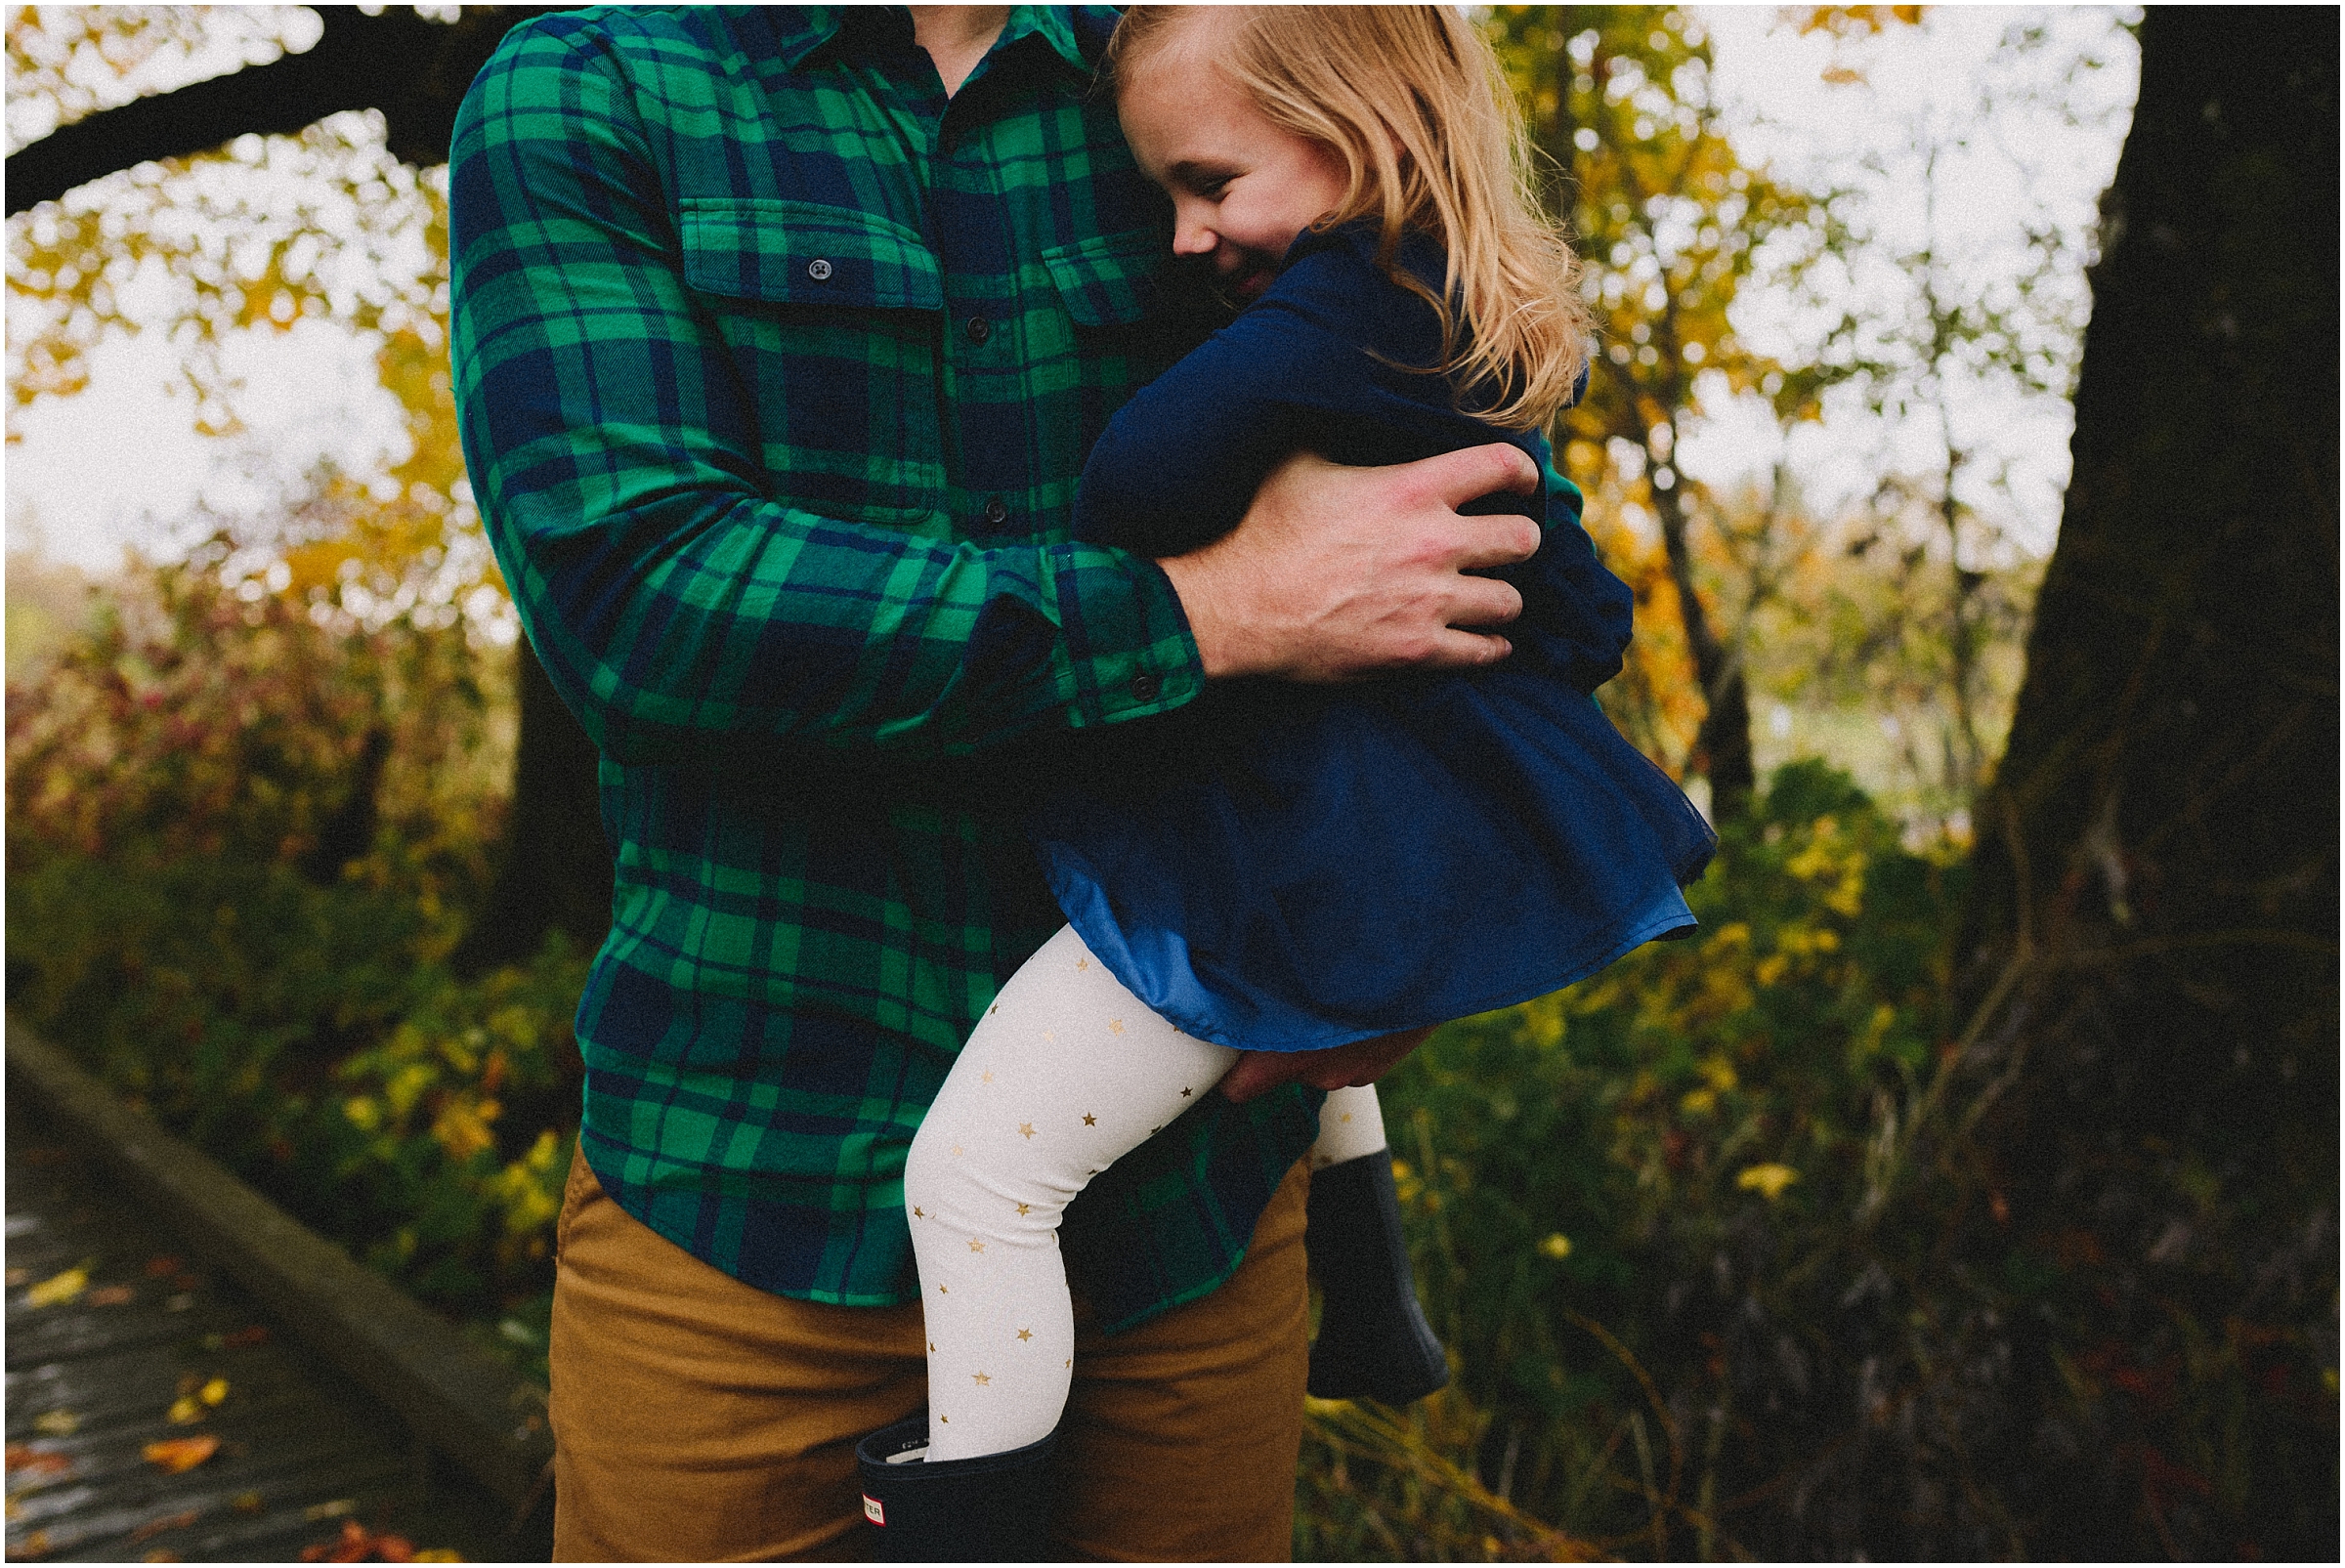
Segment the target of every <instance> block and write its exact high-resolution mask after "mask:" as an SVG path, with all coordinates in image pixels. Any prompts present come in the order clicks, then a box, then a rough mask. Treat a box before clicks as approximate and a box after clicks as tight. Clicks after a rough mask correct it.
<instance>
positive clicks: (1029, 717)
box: [449, 7, 1316, 1324]
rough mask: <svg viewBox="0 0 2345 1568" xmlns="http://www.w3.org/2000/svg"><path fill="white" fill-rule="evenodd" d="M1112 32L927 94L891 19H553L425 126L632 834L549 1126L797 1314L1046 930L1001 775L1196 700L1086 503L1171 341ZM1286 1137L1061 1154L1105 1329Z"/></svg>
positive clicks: (1171, 640) (1163, 225)
mask: <svg viewBox="0 0 2345 1568" xmlns="http://www.w3.org/2000/svg"><path fill="white" fill-rule="evenodd" d="M1113 21H1114V18H1113V15H1112V13H1106V12H1102V11H1089V12H1068V11H1063V10H1059V9H1055V8H1042V7H1020V8H1017V9H1016V10H1015V11H1013V13H1012V15H1011V18H1010V21H1009V22H1008V24H1007V25H1006V26H1005V28H1004V29H1003V31H1002V37H1001V39H1000V41H999V42H998V43H997V44H996V45H995V47H994V49H993V51H992V52H991V53H990V54H989V55H988V56H987V58H986V60H985V61H984V63H983V64H980V65H979V67H978V68H977V71H976V72H975V73H974V74H973V75H972V76H971V77H970V78H969V80H968V81H967V82H966V83H965V84H964V85H963V86H962V87H961V89H960V90H959V92H958V93H957V94H956V95H955V96H954V97H953V98H952V99H951V100H950V101H949V102H948V100H947V99H946V97H945V95H944V93H943V91H942V89H941V87H940V85H939V83H938V81H937V79H936V75H935V72H934V70H933V68H932V67H931V66H930V64H929V63H928V58H927V56H926V55H925V54H924V53H921V52H919V51H917V49H916V48H915V47H914V45H913V42H912V32H911V25H910V21H909V18H908V16H907V14H906V13H904V12H903V11H902V10H901V9H900V8H893V7H890V8H884V9H880V8H872V9H848V8H840V9H838V10H823V9H808V10H804V11H797V10H784V9H761V8H751V7H745V8H723V9H716V8H678V9H674V10H669V9H664V8H661V9H626V8H613V9H606V10H597V11H587V12H576V13H569V14H564V15H559V16H552V17H546V18H541V19H538V20H535V21H530V22H527V23H525V24H523V25H522V26H520V27H517V28H516V29H514V31H513V32H512V33H511V35H509V36H508V37H507V38H506V40H505V42H504V44H503V45H502V47H501V48H500V49H499V50H498V51H497V53H496V55H495V57H494V58H493V59H492V60H491V61H490V64H488V66H487V67H486V68H485V69H484V70H483V71H482V73H481V75H480V77H479V79H478V80H477V81H476V82H475V83H474V84H473V87H472V90H471V92H470V93H469V95H468V96H467V97H466V99H465V102H464V106H463V110H462V113H461V116H460V117H459V119H458V121H457V125H456V132H455V143H454V148H453V151H452V154H451V158H450V168H449V218H450V239H451V250H452V261H453V288H454V298H453V310H452V324H453V340H452V356H453V361H454V368H455V385H456V399H457V405H458V410H459V415H460V423H461V429H462V432H463V440H464V452H465V458H466V461H467V464H468V465H469V467H470V470H471V475H472V482H473V485H474V487H475V490H476V493H477V495H478V497H479V501H480V504H481V508H482V512H483V514H484V516H485V517H486V519H487V521H488V526H489V532H490V539H491V541H492V543H493V544H494V547H495V550H496V555H497V560H498V562H499V564H500V565H501V566H502V568H503V571H504V573H505V578H506V581H507V582H508V583H509V584H510V585H511V588H512V591H513V596H514V601H515V604H516V605H517V607H518V608H519V610H520V613H521V617H522V622H523V624H524V626H525V627H526V628H527V630H528V633H529V636H530V640H531V642H532V644H533V647H534V648H535V649H536V651H537V653H538V656H539V657H540V658H541V659H542V661H543V663H544V665H545V668H546V672H547V674H548V675H549V676H550V677H551V678H552V680H553V682H554V684H555V686H556V688H557V689H558V690H559V691H560V692H561V693H562V695H563V698H564V699H565V700H566V701H567V702H568V703H569V705H570V706H571V708H572V709H573V710H574V711H575V712H576V714H577V715H578V717H579V719H580V720H581V721H582V722H583V723H584V724H585V726H586V729H587V731H588V733H589V734H590V735H592V737H593V738H594V741H595V742H596V744H597V745H598V746H599V747H600V749H601V752H602V756H603V762H602V775H601V781H602V799H603V811H604V819H605V825H606V827H607V829H608V830H609V832H610V834H611V836H612V839H613V841H614V843H615V844H616V846H617V860H618V885H617V889H616V895H615V899H614V908H613V913H614V929H613V931H612V933H611V937H610V939H609V941H608V942H607V943H606V944H605V945H604V947H603V950H602V952H601V954H599V956H598V958H597V960H596V962H595V965H594V969H593V973H592V978H591V979H590V980H589V982H588V985H587V989H586V993H585V996H584V998H583V1000H582V1001H581V1003H580V1006H579V1010H578V1040H579V1045H580V1047H581V1049H582V1051H583V1053H584V1056H585V1060H586V1070H587V1074H586V1093H585V1107H584V1124H583V1128H582V1131H581V1134H580V1137H581V1143H582V1147H583V1150H584V1153H585V1156H586V1158H587V1160H588V1162H589V1164H590V1165H592V1166H593V1168H594V1171H595V1173H596V1175H597V1176H598V1177H599V1178H600V1179H601V1181H602V1183H603V1185H604V1186H605V1188H606V1189H608V1190H609V1192H610V1193H611V1194H612V1196H613V1197H614V1198H615V1199H616V1200H617V1201H618V1203H619V1204H620V1205H622V1206H623V1207H624V1208H626V1209H627V1211H628V1212H630V1213H632V1214H634V1215H635V1216H637V1217H638V1218H640V1219H642V1220H643V1221H644V1222H645V1223H646V1224H648V1225H650V1226H651V1227H652V1228H653V1229H654V1230H656V1231H658V1232H660V1233H661V1235H663V1236H666V1237H667V1238H669V1239H670V1240H672V1241H674V1242H676V1243H677V1244H679V1245H680V1246H682V1247H684V1248H685V1249H687V1250H690V1251H691V1252H693V1253H694V1254H695V1255H697V1256H699V1257H702V1258H704V1259H706V1260H707V1261H708V1262H710V1263H713V1264H715V1265H716V1266H717V1267H719V1268H721V1269H724V1270H725V1271H726V1272H728V1273H730V1274H733V1275H735V1276H736V1277H738V1278H740V1279H742V1280H745V1281H746V1282H748V1283H750V1284H752V1285H756V1286H759V1287H761V1288H763V1289H766V1290H769V1291H774V1292H778V1293H782V1294H785V1295H791V1296H798V1297H803V1298H806V1299H810V1300H817V1301H830V1302H838V1303H845V1304H855V1305H876V1304H885V1303H891V1302H898V1301H903V1300H907V1299H910V1298H912V1297H913V1295H914V1294H915V1293H916V1291H917V1282H916V1278H915V1274H914V1270H913V1265H912V1257H911V1242H910V1236H909V1233H908V1231H907V1229H906V1227H905V1223H904V1216H903V1200H902V1173H903V1165H904V1156H905V1151H906V1148H907V1146H908V1145H909V1143H910V1141H911V1138H912V1134H913V1131H914V1129H915V1128H916V1127H917V1125H918V1123H919V1120H920V1116H921V1114H922V1112H923V1111H924V1109H925V1108H926V1107H927V1105H928V1103H929V1101H930V1100H931V1098H932V1097H933V1096H934V1094H935V1092H936V1089H937V1087H938V1085H939V1083H940V1082H941V1081H942V1080H943V1078H944V1075H945V1072H946V1070H947V1068H948V1067H949V1066H950V1065H951V1063H952V1060H953V1057H954V1054H955V1053H956V1052H957V1051H958V1050H959V1046H960V1043H961V1041H962V1040H963V1039H964V1038H966V1037H967V1035H968V1032H969V1030H970V1029H971V1028H972V1027H973V1026H974V1024H975V1022H976V1020H977V1018H978V1017H979V1016H980V1015H981V1014H982V1013H983V1012H984V1010H985V1008H986V1006H987V1004H988V1003H989V1002H990V1001H991V1000H992V999H993V996H994V995H995V993H996V991H997V989H998V988H999V986H1000V985H1001V983H1002V980H1003V979H1005V978H1006V977H1007V976H1008V974H1009V973H1010V972H1011V971H1012V970H1013V969H1014V968H1016V966H1017V965H1018V963H1019V962H1021V961H1022V960H1023V959H1024V958H1025V957H1026V956H1027V954H1030V953H1031V952H1033V950H1034V949H1035V948H1037V947H1038V946H1040V945H1041V943H1042V942H1043V941H1044V940H1045V938H1046V937H1047V936H1048V935H1049V934H1050V933H1051V932H1052V931H1053V930H1055V929H1056V928H1057V927H1058V925H1059V924H1060V923H1061V921H1060V916H1059V914H1058V911H1056V909H1055V908H1053V907H1052V906H1051V904H1050V902H1049V899H1048V896H1047V894H1046V892H1045V889H1044V887H1043V884H1042V879H1041V876H1040V873H1039V871H1038V870H1037V869H1036V866H1035V862H1034V858H1033V855H1032V853H1031V852H1030V851H1029V849H1028V848H1027V846H1026V843H1025V841H1024V839H1023V837H1022V836H1021V835H1020V834H1019V833H1018V832H1017V831H1016V829H1015V826H1014V808H1015V805H1016V802H1017V798H1018V795H1019V791H1020V788H1021V786H1022V785H1031V784H1032V782H1033V780H1034V779H1035V777H1036V770H1038V769H1047V768H1050V767H1053V766H1057V765H1059V764H1061V763H1062V762H1064V761H1066V760H1067V759H1068V758H1070V757H1073V756H1076V755H1079V754H1080V752H1081V750H1082V742H1083V740H1084V734H1085V732H1093V733H1096V732H1098V731H1099V730H1100V728H1101V727H1102V726H1115V725H1119V724H1121V723H1123V722H1124V721H1129V720H1134V719H1140V718H1143V717H1145V716H1147V715H1150V714H1154V713H1158V712H1161V711H1164V710H1168V709H1172V708H1174V707H1177V706H1179V705H1181V704H1183V703H1185V702H1187V701H1188V700H1189V699H1191V698H1193V697H1194V696H1196V694H1197V693H1198V692H1199V690H1200V689H1201V687H1202V685H1203V675H1202V671H1201V669H1200V667H1199V664H1198V659H1197V653H1196V647H1195V644H1194V642H1193V641H1192V640H1191V638H1190V635H1189V632H1188V627H1187V622H1186V621H1185V619H1184V618H1183V616H1182V614H1181V612H1180V607H1179V603H1178V600H1177V599H1176V598H1175V596H1174V595H1173V593H1172V586H1171V584H1170V583H1169V582H1168V581H1167V580H1166V578H1165V576H1164V574H1163V573H1162V572H1160V571H1159V570H1158V569H1157V568H1156V567H1155V566H1154V565H1153V564H1152V563H1150V562H1147V561H1145V560H1141V559H1138V558H1135V557H1133V556H1130V555H1128V554H1125V553H1123V552H1121V551H1117V550H1112V549H1106V548H1102V547H1098V546H1092V545H1086V544H1079V543H1076V542H1074V541H1073V540H1072V539H1071V538H1070V534H1069V525H1070V521H1071V516H1072V511H1073V502H1074V496H1075V485H1076V477H1077V475H1078V474H1079V473H1080V472H1081V470H1082V466H1083V460H1084V456H1085V454H1086V452H1087V450H1088V449H1089V447H1090V445H1091V443H1092V441H1093V439H1094V438H1095V437H1096V436H1097V435H1098V433H1099V431H1100V429H1101V428H1102V426H1103V425H1104V424H1105V422H1106V420H1107V418H1108V416H1109V415H1110V414H1111V413H1113V412H1114V410H1115V409H1116V407H1117V406H1118V405H1119V404H1120V403H1122V402H1123V401H1124V399H1125V398H1126V397H1127V396H1129V395H1130V393H1131V391H1132V390H1133V389H1134V388H1136V387H1137V386H1139V385H1140V384H1141V383H1142V382H1144V381H1145V380H1146V379H1147V378H1148V377H1149V376H1150V375H1152V374H1154V373H1155V372H1156V371H1157V370H1159V369H1161V368H1162V367H1163V366H1164V365H1165V364H1167V363H1169V362H1170V360H1171V359H1172V358H1173V357H1174V356H1176V355H1177V353H1178V352H1179V351H1180V350H1181V349H1182V348H1183V347H1185V346H1186V344H1187V342H1188V341H1190V340H1191V337H1190V334H1191V333H1192V332H1193V331H1194V328H1195V322H1194V320H1193V318H1183V317H1182V316H1181V314H1180V313H1179V312H1178V311H1176V310H1174V309H1173V307H1172V300H1171V292H1172V291H1171V290H1169V289H1165V288H1163V287H1162V286H1161V285H1160V282H1159V274H1160V271H1161V258H1162V257H1164V256H1165V254H1166V253H1167V249H1168V238H1169V223H1168V214H1167V209H1166V207H1165V205H1164V203H1163V201H1162V199H1161V197H1160V195H1159V194H1158V193H1157V192H1156V191H1154V190H1153V189H1152V188H1151V187H1149V186H1148V185H1147V183H1146V182H1145V181H1144V180H1143V179H1142V178H1141V176H1140V175H1139V174H1138V172H1137V171H1136V169H1135V168H1134V166H1133V164H1132V161H1131V158H1130V154H1129V153H1128V152H1127V150H1126V149H1125V147H1124V143H1123V139H1122V137H1121V135H1120V134H1119V132H1118V130H1117V128H1116V123H1115V115H1114V107H1113V104H1112V101H1111V100H1110V99H1109V98H1108V97H1107V96H1106V95H1104V94H1100V93H1096V92H1094V91H1092V88H1091V65H1090V62H1092V61H1093V60H1095V59H1096V58H1097V50H1098V47H1099V45H1100V44H1101V43H1102V42H1103V41H1104V38H1105V35H1106V32H1107V30H1108V28H1109V26H1110V25H1111V24H1112V22H1113ZM1093 744H1094V745H1095V744H1096V742H1093ZM1315 1123H1316V1099H1315V1096H1311V1095H1308V1094H1305V1093H1303V1092H1302V1091H1300V1090H1288V1091H1282V1092H1280V1093H1277V1094H1273V1095H1270V1096H1267V1097H1265V1098H1264V1099H1262V1100H1258V1101H1256V1102H1254V1103H1252V1104H1250V1105H1247V1106H1245V1107H1235V1106H1230V1105H1228V1104H1227V1103H1225V1102H1223V1101H1221V1100H1220V1099H1219V1097H1218V1096H1208V1097H1207V1099H1206V1102H1205V1103H1204V1104H1201V1105H1200V1106H1199V1107H1198V1108H1197V1110H1195V1111H1193V1112H1192V1113H1190V1114H1189V1115H1188V1116H1187V1117H1185V1118H1183V1119H1182V1120H1181V1121H1180V1122H1179V1123H1175V1124H1174V1125H1173V1126H1172V1127H1170V1128H1168V1129H1167V1130H1166V1132H1165V1133H1163V1134H1162V1135H1160V1136H1159V1137H1157V1138H1155V1139H1152V1140H1151V1141H1150V1143H1149V1144H1148V1145H1147V1146H1146V1147H1145V1148H1143V1149H1141V1150H1139V1151H1136V1152H1135V1153H1133V1154H1132V1155H1130V1157H1128V1158H1127V1159H1126V1160H1124V1161H1122V1162H1119V1163H1118V1165H1116V1166H1115V1167H1114V1168H1113V1169H1112V1170H1110V1171H1109V1172H1108V1173H1107V1174H1106V1175H1105V1176H1103V1177H1101V1178H1100V1180H1099V1181H1098V1182H1096V1183H1094V1185H1093V1187H1092V1189H1091V1190H1090V1191H1088V1192H1087V1193H1086V1194H1085V1195H1084V1197H1083V1198H1082V1199H1081V1200H1080V1201H1079V1202H1078V1203H1077V1204H1076V1205H1075V1206H1074V1208H1073V1209H1072V1210H1071V1212H1070V1214H1069V1216H1068V1220H1067V1225H1066V1232H1065V1250H1066V1254H1067V1258H1068V1262H1069V1266H1070V1269H1071V1271H1072V1272H1073V1274H1074V1276H1075V1278H1076V1281H1077V1283H1078V1284H1079V1286H1081V1287H1082V1288H1083V1289H1084V1290H1085V1291H1086V1292H1087V1294H1088V1295H1089V1296H1090V1297H1091V1299H1092V1301H1093V1303H1094V1305H1095V1306H1096V1307H1097V1308H1098V1309H1099V1311H1100V1314H1101V1316H1102V1318H1103V1319H1104V1320H1106V1321H1108V1322H1111V1323H1117V1324H1121V1323H1128V1322H1131V1321H1136V1320H1137V1319H1139V1318H1142V1317H1145V1316H1147V1315H1148V1314H1150V1313H1151V1312H1154V1311H1156V1310H1159V1309H1161V1308H1163V1307H1165V1306H1168V1305H1171V1304H1173V1303H1175V1302H1178V1301H1183V1300H1187V1299H1191V1298H1193V1297H1195V1296H1197V1295H1201V1294H1203V1293H1206V1292H1207V1291H1210V1290H1211V1289H1213V1287H1214V1286H1215V1285H1216V1284H1218V1283H1219V1282H1220V1281H1221V1280H1223V1279H1225V1278H1226V1277H1227V1276H1228V1274H1229V1273H1230V1271H1231V1270H1232V1269H1234V1268H1235V1267H1236V1265H1237V1262H1238V1260H1239V1258H1240V1256H1241V1255H1242V1253H1243V1250H1244V1248H1245V1244H1246V1241H1247V1238H1248V1237H1249V1235H1250V1234H1251V1233H1252V1230H1253V1226H1254V1221H1255V1219H1256V1217H1257V1216H1258V1213H1259V1212H1260V1210H1261V1208H1262V1206H1263V1205H1264V1204H1265V1203H1266V1202H1267V1201H1268V1198H1269V1195H1270V1193H1271V1191H1272V1190H1273V1189H1274V1188H1275V1186H1276V1185H1277V1183H1278V1181H1279V1179H1280V1177H1281V1176H1282V1175H1283V1174H1284V1172H1285V1171H1286V1169H1287V1168H1288V1167H1289V1166H1290V1165H1292V1164H1293V1163H1294V1161H1295V1160H1296V1159H1297V1158H1298V1157H1299V1156H1300V1154H1301V1153H1302V1151H1303V1150H1304V1149H1305V1148H1306V1147H1307V1146H1308V1144H1309V1142H1310V1139H1311V1138H1312V1136H1313V1134H1314V1131H1315Z"/></svg>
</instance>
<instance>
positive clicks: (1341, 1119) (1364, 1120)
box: [1311, 1083, 1385, 1170]
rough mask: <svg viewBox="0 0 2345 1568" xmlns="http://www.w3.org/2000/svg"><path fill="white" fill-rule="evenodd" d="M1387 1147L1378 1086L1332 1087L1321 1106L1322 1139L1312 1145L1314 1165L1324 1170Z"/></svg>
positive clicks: (1320, 1129) (1313, 1166)
mask: <svg viewBox="0 0 2345 1568" xmlns="http://www.w3.org/2000/svg"><path fill="white" fill-rule="evenodd" d="M1384 1146H1385V1111H1384V1107H1383V1106H1381V1105H1379V1104H1378V1103H1377V1100H1376V1085H1375V1084H1373V1083H1367V1084H1362V1085H1361V1086H1360V1087H1358V1088H1351V1089H1329V1090H1328V1091H1327V1103H1326V1104H1325V1105H1323V1106H1321V1107H1320V1108H1319V1141H1318V1142H1317V1143H1314V1144H1312V1145H1311V1168H1312V1169H1313V1170H1322V1169H1325V1168H1326V1167H1327V1166H1329V1165H1342V1164H1343V1162H1344V1161H1346V1160H1357V1159H1358V1158H1359V1157H1360V1156H1362V1155H1364V1154H1374V1153H1376V1151H1377V1150H1379V1149H1382V1148H1383V1147H1384Z"/></svg>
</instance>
